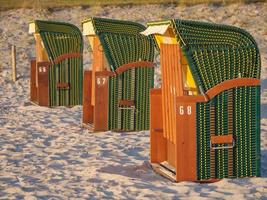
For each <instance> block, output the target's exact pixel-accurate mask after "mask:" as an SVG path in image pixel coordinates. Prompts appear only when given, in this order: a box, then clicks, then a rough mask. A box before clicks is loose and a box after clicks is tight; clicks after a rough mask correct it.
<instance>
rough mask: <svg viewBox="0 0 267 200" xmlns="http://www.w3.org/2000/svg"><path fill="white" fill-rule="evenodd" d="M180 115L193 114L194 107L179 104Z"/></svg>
mask: <svg viewBox="0 0 267 200" xmlns="http://www.w3.org/2000/svg"><path fill="white" fill-rule="evenodd" d="M178 114H179V115H191V114H192V107H191V106H178Z"/></svg>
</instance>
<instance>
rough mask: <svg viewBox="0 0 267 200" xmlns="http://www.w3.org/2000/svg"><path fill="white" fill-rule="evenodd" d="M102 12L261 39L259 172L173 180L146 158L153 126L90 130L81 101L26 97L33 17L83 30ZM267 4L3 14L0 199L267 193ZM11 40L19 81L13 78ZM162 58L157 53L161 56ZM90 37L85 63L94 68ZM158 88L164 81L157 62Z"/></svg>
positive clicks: (224, 196)
mask: <svg viewBox="0 0 267 200" xmlns="http://www.w3.org/2000/svg"><path fill="white" fill-rule="evenodd" d="M91 16H97V17H108V18H115V19H125V20H132V21H137V22H141V23H143V24H145V22H147V21H153V20H162V19H169V18H181V19H194V20H202V21H208V22H215V23H222V24H229V25H235V26H239V27H241V28H244V29H246V30H247V31H248V32H250V33H251V34H252V35H253V36H254V37H255V39H256V41H257V43H258V45H259V48H260V52H261V60H262V75H261V78H262V97H261V100H262V104H261V112H262V113H261V114H262V118H261V150H262V177H259V178H240V179H232V180H231V179H224V180H221V181H219V182H216V183H212V184H199V183H192V182H181V183H173V182H171V181H169V180H167V179H165V178H163V177H161V176H160V175H158V174H156V173H154V172H153V170H152V169H151V167H150V164H149V159H150V157H149V131H143V132H133V133H116V132H105V133H90V132H89V131H88V130H86V129H83V128H82V127H81V115H82V107H81V106H75V107H73V108H64V107H58V108H53V109H51V108H45V107H39V106H34V105H31V104H30V103H29V74H30V71H29V69H30V59H31V58H33V57H34V55H35V46H34V44H35V41H34V38H33V36H32V35H29V34H28V23H29V21H31V20H34V19H45V20H58V21H66V22H70V23H73V24H76V25H77V26H79V27H80V28H81V21H82V20H83V19H85V18H88V17H91ZM266 19H267V3H255V4H247V5H244V4H232V5H227V6H218V5H217V6H216V5H196V6H191V7H177V6H176V5H172V4H168V5H142V6H133V5H127V6H123V7H119V6H103V7H74V8H55V9H43V10H41V9H39V10H33V9H18V10H8V11H1V13H0V199H28V200H30V199H190V200H191V199H231V200H235V199H238V200H241V199H253V200H255V199H267V21H266ZM11 45H16V47H17V68H18V76H19V79H18V81H16V82H15V83H14V82H12V81H11V64H10V60H11V58H10V52H11ZM157 61H158V58H157ZM90 62H91V61H90V56H89V53H88V43H87V41H86V40H85V52H84V66H85V68H90ZM155 80H156V86H157V87H159V86H160V71H159V65H158V64H157V69H156V75H155Z"/></svg>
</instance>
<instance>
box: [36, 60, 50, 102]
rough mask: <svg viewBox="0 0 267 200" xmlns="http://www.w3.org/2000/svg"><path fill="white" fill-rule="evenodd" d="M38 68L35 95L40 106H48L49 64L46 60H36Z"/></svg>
mask: <svg viewBox="0 0 267 200" xmlns="http://www.w3.org/2000/svg"><path fill="white" fill-rule="evenodd" d="M37 70H38V72H37V73H38V89H37V97H38V102H39V105H40V106H49V86H48V74H49V71H48V70H49V65H48V64H47V62H44V63H42V62H37Z"/></svg>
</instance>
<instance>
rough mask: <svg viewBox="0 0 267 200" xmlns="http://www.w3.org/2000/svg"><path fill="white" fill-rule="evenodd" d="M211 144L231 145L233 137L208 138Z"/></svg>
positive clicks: (217, 136)
mask: <svg viewBox="0 0 267 200" xmlns="http://www.w3.org/2000/svg"><path fill="white" fill-rule="evenodd" d="M210 140H211V144H231V143H233V141H234V138H233V135H232V134H229V135H215V136H211V138H210Z"/></svg>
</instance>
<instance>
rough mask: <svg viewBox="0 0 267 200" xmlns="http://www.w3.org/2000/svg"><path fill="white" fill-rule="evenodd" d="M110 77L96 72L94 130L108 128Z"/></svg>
mask: <svg viewBox="0 0 267 200" xmlns="http://www.w3.org/2000/svg"><path fill="white" fill-rule="evenodd" d="M108 102H109V100H108V77H107V76H105V73H102V72H95V105H94V130H95V131H106V130H108Z"/></svg>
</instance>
